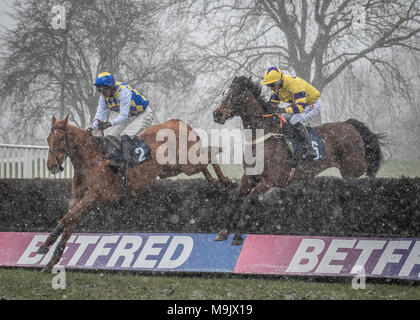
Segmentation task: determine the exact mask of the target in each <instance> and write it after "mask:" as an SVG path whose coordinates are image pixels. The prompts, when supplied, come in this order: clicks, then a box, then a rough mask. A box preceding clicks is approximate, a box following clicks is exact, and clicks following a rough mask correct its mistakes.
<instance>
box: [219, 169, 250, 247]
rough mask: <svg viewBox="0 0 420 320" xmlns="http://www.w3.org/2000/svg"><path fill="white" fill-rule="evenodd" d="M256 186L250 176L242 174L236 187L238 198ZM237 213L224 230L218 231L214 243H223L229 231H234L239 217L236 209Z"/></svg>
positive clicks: (239, 213)
mask: <svg viewBox="0 0 420 320" xmlns="http://www.w3.org/2000/svg"><path fill="white" fill-rule="evenodd" d="M255 184H256V180H255V179H253V178H252V177H250V176H247V175H246V174H245V173H244V174H243V176H242V178H241V181H240V182H239V185H238V193H239V196H240V197H244V196H247V195H248V194H249V193H250V191H251V190H252V188H253V187H254V186H255ZM236 210H237V211H235V212H234V213H233V217H232V218H231V221H230V223H229V225H228V226H226V229H222V230H220V231H219V233H218V234H217V236H216V238H215V239H214V240H215V241H224V240H226V239H227V238H228V235H229V229H235V228H236V221H237V220H238V219H239V217H241V216H242V215H241V212H240V211H241V210H240V209H236Z"/></svg>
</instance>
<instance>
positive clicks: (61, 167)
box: [48, 127, 73, 171]
mask: <svg viewBox="0 0 420 320" xmlns="http://www.w3.org/2000/svg"><path fill="white" fill-rule="evenodd" d="M54 130H62V131H64V137H65V140H66V145H65V147H64V150H51V149H49V150H48V154H49V155H52V154H53V153H54V152H62V153H64V155H65V158H64V162H65V161H66V159H67V157H69V158H70V157H71V156H72V155H73V153H72V152H70V145H69V137H68V134H67V128H63V127H52V128H51V132H52V131H54ZM55 158H56V160H57V162H58V163H59V165H60V161H59V160H58V158H57V157H55ZM63 170H64V168H63V166H62V165H60V171H63Z"/></svg>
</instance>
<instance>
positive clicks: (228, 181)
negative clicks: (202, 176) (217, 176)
mask: <svg viewBox="0 0 420 320" xmlns="http://www.w3.org/2000/svg"><path fill="white" fill-rule="evenodd" d="M221 182H222V184H223V185H224V186H225V187H227V186H229V185H230V184H231V182H230V180H229V178H226V179H222V180H221Z"/></svg>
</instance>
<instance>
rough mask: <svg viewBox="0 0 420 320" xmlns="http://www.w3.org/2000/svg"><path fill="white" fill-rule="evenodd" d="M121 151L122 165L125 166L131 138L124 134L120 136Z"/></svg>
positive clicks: (128, 157)
mask: <svg viewBox="0 0 420 320" xmlns="http://www.w3.org/2000/svg"><path fill="white" fill-rule="evenodd" d="M121 153H122V155H123V159H124V163H123V165H124V166H127V165H128V161H129V160H130V157H131V138H130V136H128V135H126V134H125V135H123V136H121Z"/></svg>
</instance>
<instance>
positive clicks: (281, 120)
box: [222, 83, 287, 128]
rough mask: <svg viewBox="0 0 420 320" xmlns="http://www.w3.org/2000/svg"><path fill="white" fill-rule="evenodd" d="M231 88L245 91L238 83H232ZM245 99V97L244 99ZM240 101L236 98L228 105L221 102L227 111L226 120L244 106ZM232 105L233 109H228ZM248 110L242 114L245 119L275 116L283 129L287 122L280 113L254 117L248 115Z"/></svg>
mask: <svg viewBox="0 0 420 320" xmlns="http://www.w3.org/2000/svg"><path fill="white" fill-rule="evenodd" d="M231 86H236V87H239V88H240V89H241V90H243V91H246V90H247V89H243V87H242V86H241V85H240V84H238V83H232V84H231ZM245 98H247V97H245ZM241 99H243V97H236V99H235V101H234V103H229V104H227V103H223V102H222V103H223V104H224V105H225V106H226V108H227V109H228V110H229V113H228V115H227V117H226V118H231V117H232V116H233V115H234V113H235V112H236V111H237V110H238V108H239V107H240V105H243V104H245V101H242V100H241ZM225 100H226V99H225ZM232 105H233V108H230V106H232ZM248 110H249V109H248V108H247V109H246V111H245V113H244V115H245V116H247V117H253V118H269V117H273V116H277V117H278V118H279V119H280V128H283V123H286V122H287V120H286V119H285V118H284V117H283V116H282V115H281V113H269V114H265V113H263V114H258V115H255V114H249V113H248Z"/></svg>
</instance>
